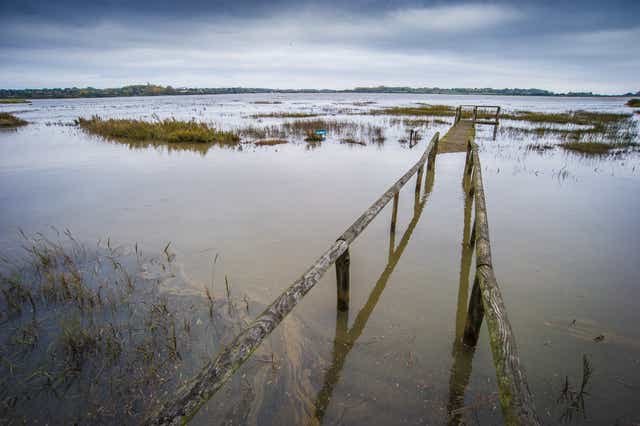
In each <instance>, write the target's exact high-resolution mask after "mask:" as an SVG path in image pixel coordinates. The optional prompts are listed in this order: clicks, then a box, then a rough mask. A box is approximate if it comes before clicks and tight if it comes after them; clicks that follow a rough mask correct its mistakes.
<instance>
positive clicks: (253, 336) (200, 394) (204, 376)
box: [147, 133, 440, 425]
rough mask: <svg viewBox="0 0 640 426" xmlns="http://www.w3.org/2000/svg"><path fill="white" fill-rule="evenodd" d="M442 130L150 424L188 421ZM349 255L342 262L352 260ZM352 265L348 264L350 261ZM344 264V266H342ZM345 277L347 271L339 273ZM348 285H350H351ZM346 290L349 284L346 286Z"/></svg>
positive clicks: (431, 146) (344, 250)
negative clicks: (324, 250) (313, 261)
mask: <svg viewBox="0 0 640 426" xmlns="http://www.w3.org/2000/svg"><path fill="white" fill-rule="evenodd" d="M439 137H440V135H439V133H436V134H435V135H434V136H433V138H432V139H431V142H429V144H428V145H427V148H426V150H425V152H424V154H423V155H422V156H421V157H420V159H419V160H418V162H417V163H416V164H415V165H414V166H413V167H412V168H411V169H410V170H409V171H408V172H407V173H405V174H404V175H403V176H402V177H401V178H400V179H398V181H397V182H396V183H395V184H393V185H392V186H391V188H389V189H388V190H387V191H386V192H385V193H384V194H383V195H382V196H381V197H380V198H379V199H378V200H377V201H376V202H375V203H373V204H372V205H371V207H369V209H367V210H366V211H365V212H364V213H363V214H362V215H361V216H360V217H359V218H358V219H357V220H356V221H355V222H354V223H353V225H351V226H350V227H349V228H348V229H347V231H345V232H344V233H343V234H342V235H341V236H340V237H339V238H338V239H337V240H336V242H335V243H333V245H332V246H331V247H330V248H329V249H328V250H327V251H326V252H325V253H324V254H323V255H322V256H321V257H320V258H319V259H318V260H317V261H316V262H315V263H314V264H313V265H312V266H311V267H310V268H309V269H308V270H307V272H305V273H304V275H302V276H301V277H300V278H298V280H297V281H296V282H294V283H293V284H292V285H291V287H289V288H288V289H287V290H286V291H285V292H284V293H282V294H281V295H280V296H278V298H277V299H276V300H275V301H274V302H273V303H272V304H271V306H269V307H268V308H267V309H266V310H265V311H264V312H263V313H262V314H260V315H259V316H258V317H257V318H256V319H255V320H254V321H253V322H252V323H251V324H250V325H249V326H248V327H247V328H246V329H245V330H243V331H242V332H241V333H240V334H239V335H238V336H237V337H236V338H235V339H234V341H233V342H232V343H231V344H230V345H229V346H227V347H226V348H225V349H223V350H222V351H221V352H219V354H218V355H217V357H216V358H215V359H214V360H212V361H210V362H208V363H207V364H206V365H205V367H204V368H203V369H202V371H201V372H200V373H199V374H198V375H197V376H196V377H194V378H193V379H192V380H191V381H189V382H187V383H186V384H184V385H183V386H182V387H181V388H180V389H178V391H177V392H176V395H174V396H173V398H172V399H171V400H170V401H168V402H167V403H165V405H164V406H162V407H160V409H159V410H158V411H157V412H156V413H154V414H153V415H152V417H151V418H150V419H148V420H147V424H148V425H177V424H183V423H186V422H188V421H189V420H190V419H191V418H192V417H193V416H194V415H195V414H196V413H197V412H198V410H199V409H200V407H201V406H202V405H203V404H204V403H205V402H206V401H208V400H209V399H210V398H211V397H212V396H213V395H214V394H215V393H216V392H217V391H218V390H219V389H220V388H221V387H222V385H224V383H225V382H226V381H227V380H229V378H230V377H231V376H232V375H233V373H234V372H235V371H236V370H237V369H238V368H239V367H240V366H241V365H242V364H243V363H244V362H245V361H246V360H247V358H249V356H251V354H252V353H253V352H254V351H255V350H256V348H257V347H258V346H259V345H260V343H262V341H263V340H264V338H265V337H267V336H268V335H269V334H270V333H271V332H272V331H273V330H274V329H275V328H276V327H277V326H278V324H280V322H281V321H282V320H283V319H284V317H285V316H286V315H287V314H289V313H290V312H291V311H292V310H293V308H294V307H295V306H296V305H297V303H298V302H299V301H300V300H301V299H302V298H303V297H304V296H305V295H306V294H307V293H308V292H309V290H311V289H312V288H313V287H314V286H315V285H316V284H317V283H318V281H320V279H321V278H322V276H323V275H324V273H325V272H326V271H327V270H328V269H329V267H330V266H331V265H333V264H334V263H335V262H336V260H337V259H338V258H340V257H341V256H342V255H343V254H344V253H347V250H348V249H349V245H350V244H351V243H352V242H353V240H355V238H356V237H357V236H358V235H360V233H361V232H362V231H363V230H364V229H365V228H366V227H367V225H368V224H369V223H371V221H372V220H373V219H374V218H375V217H376V216H377V215H378V213H380V211H381V210H382V209H383V208H384V206H386V205H387V203H388V202H389V201H390V200H391V198H393V197H394V196H395V194H396V193H398V192H399V191H400V189H402V187H403V186H404V184H406V183H407V182H408V181H409V179H411V177H412V176H413V175H414V174H415V173H416V172H417V171H418V169H422V168H423V167H424V163H425V161H426V160H427V158H428V157H429V155H430V154H431V155H432V156H433V155H434V154H433V153H432V151H435V149H436V147H437V141H438V139H439ZM347 259H348V255H347V256H346V257H344V258H342V261H343V262H341V264H342V265H344V264H345V263H347V262H348V260H347ZM347 264H348V263H347ZM341 267H342V266H341ZM338 276H339V277H340V276H344V271H340V272H338ZM347 288H348V287H347ZM342 289H343V290H344V289H345V287H342ZM340 299H342V300H341V303H342V304H343V303H345V302H346V303H347V306H348V295H345V294H339V300H340Z"/></svg>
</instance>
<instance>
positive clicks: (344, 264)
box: [336, 249, 351, 311]
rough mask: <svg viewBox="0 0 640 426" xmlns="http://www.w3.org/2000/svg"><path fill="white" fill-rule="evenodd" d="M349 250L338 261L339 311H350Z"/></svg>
mask: <svg viewBox="0 0 640 426" xmlns="http://www.w3.org/2000/svg"><path fill="white" fill-rule="evenodd" d="M350 263H351V259H350V258H349V249H347V250H345V252H344V253H342V255H341V256H340V257H339V258H338V260H336V284H337V287H338V293H337V294H338V310H339V311H348V310H349V264H350Z"/></svg>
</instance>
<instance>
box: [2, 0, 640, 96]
mask: <svg viewBox="0 0 640 426" xmlns="http://www.w3.org/2000/svg"><path fill="white" fill-rule="evenodd" d="M638 17H640V0H627V1H615V0H609V1H602V0H598V1H591V0H586V1H579V0H575V1H563V0H556V1H526V0H523V1H517V2H504V1H503V2H497V1H405V0H386V1H380V0H354V1H347V0H340V1H337V0H324V1H310V0H276V1H272V2H266V1H258V0H224V1H215V0H180V1H176V0H142V1H136V0H95V1H91V0H0V88H41V87H74V86H76V87H85V86H92V87H99V88H104V87H120V86H123V85H128V84H144V83H147V82H150V83H153V84H161V85H172V86H174V87H238V86H242V87H268V88H279V89H295V88H326V89H348V88H353V87H361V86H378V85H386V86H411V87H445V88H451V87H494V88H506V87H509V88H513V87H518V88H532V87H535V88H541V89H547V90H553V91H556V92H567V91H593V92H594V93H603V94H605V93H609V94H611V93H626V92H637V91H639V90H640V19H638Z"/></svg>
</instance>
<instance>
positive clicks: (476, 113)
mask: <svg viewBox="0 0 640 426" xmlns="http://www.w3.org/2000/svg"><path fill="white" fill-rule="evenodd" d="M477 119H478V107H477V106H474V107H473V122H474V123H475V122H476V120H477Z"/></svg>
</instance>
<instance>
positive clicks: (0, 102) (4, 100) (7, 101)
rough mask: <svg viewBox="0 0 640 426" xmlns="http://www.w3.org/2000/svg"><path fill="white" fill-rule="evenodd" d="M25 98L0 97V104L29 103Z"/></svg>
mask: <svg viewBox="0 0 640 426" xmlns="http://www.w3.org/2000/svg"><path fill="white" fill-rule="evenodd" d="M30 103H31V101H28V100H26V99H0V104H30Z"/></svg>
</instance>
